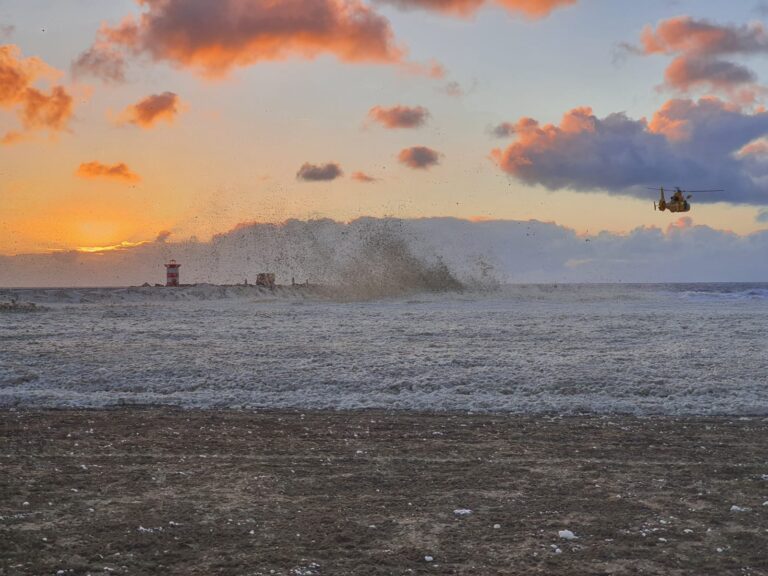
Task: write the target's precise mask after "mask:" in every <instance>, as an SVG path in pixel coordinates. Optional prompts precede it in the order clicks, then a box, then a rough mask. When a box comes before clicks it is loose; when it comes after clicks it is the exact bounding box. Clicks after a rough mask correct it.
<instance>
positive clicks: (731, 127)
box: [491, 98, 768, 205]
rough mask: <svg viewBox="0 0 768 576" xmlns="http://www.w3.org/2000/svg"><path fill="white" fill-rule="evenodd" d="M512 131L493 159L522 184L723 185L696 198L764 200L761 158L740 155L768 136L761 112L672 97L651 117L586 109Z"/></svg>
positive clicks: (629, 191) (767, 197) (629, 189)
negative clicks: (510, 139) (716, 192)
mask: <svg viewBox="0 0 768 576" xmlns="http://www.w3.org/2000/svg"><path fill="white" fill-rule="evenodd" d="M512 132H513V133H514V136H515V141H514V142H513V143H512V144H511V145H510V146H508V147H507V148H504V149H502V148H498V149H495V150H493V151H492V152H491V157H492V159H493V160H494V161H495V162H496V163H497V165H498V166H499V168H501V169H502V170H503V171H504V172H506V173H507V174H509V175H511V176H514V177H515V178H517V179H518V180H520V181H522V182H525V183H526V184H540V185H542V186H545V187H546V188H549V189H550V190H559V189H564V188H568V189H571V190H576V191H591V190H605V191H607V192H609V193H611V194H625V195H638V194H640V193H642V194H644V193H645V192H644V191H643V190H642V188H643V187H645V186H653V185H656V186H658V185H665V186H669V185H680V186H682V187H684V188H689V189H697V188H725V189H726V191H727V193H726V194H724V195H723V196H722V197H720V196H716V195H710V196H708V197H704V196H702V197H700V198H697V201H700V202H717V201H727V202H733V203H746V204H756V205H768V178H767V176H768V174H767V173H766V171H765V163H764V162H763V161H762V160H761V159H764V158H765V157H764V155H761V154H754V153H752V154H750V153H744V152H743V150H745V147H748V146H749V145H750V144H751V143H753V142H754V141H756V140H758V139H759V138H761V137H763V136H766V135H768V113H766V112H755V113H751V112H747V111H745V110H743V109H741V108H739V107H738V106H735V105H732V104H728V103H725V102H723V101H721V100H718V99H715V98H704V99H701V100H698V101H693V100H670V101H669V102H667V103H666V104H665V105H664V106H662V108H660V109H659V110H658V111H657V112H656V113H655V114H654V116H653V117H652V119H651V121H650V122H648V121H646V120H645V119H644V118H643V119H639V120H633V119H632V118H629V117H628V116H626V115H625V114H622V113H619V114H610V115H608V116H606V117H605V118H598V117H597V116H595V115H594V114H593V113H592V110H591V109H590V108H588V107H584V108H575V109H573V110H571V111H570V112H568V113H566V114H565V115H564V116H563V118H562V120H561V122H560V124H559V125H554V124H544V125H541V124H540V123H539V122H537V121H536V120H534V119H532V118H521V119H520V120H518V121H517V122H516V123H515V124H514V129H513V130H512ZM746 150H747V151H749V150H750V149H749V148H746Z"/></svg>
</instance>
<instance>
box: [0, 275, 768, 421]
mask: <svg viewBox="0 0 768 576" xmlns="http://www.w3.org/2000/svg"><path fill="white" fill-rule="evenodd" d="M694 289H695V287H694V288H691V287H685V286H683V287H677V286H670V285H667V286H623V285H539V286H505V287H502V288H501V289H500V290H498V291H495V292H488V291H486V292H473V291H468V290H465V291H463V292H446V293H430V292H418V293H416V294H408V295H406V296H398V297H389V298H380V299H359V298H358V299H354V298H353V299H347V298H346V297H336V296H337V295H334V294H331V295H329V294H328V293H325V292H322V291H318V292H316V291H313V290H306V289H303V288H285V289H281V290H277V291H275V292H271V291H269V290H266V289H257V288H254V287H250V286H249V287H244V286H240V287H238V286H235V287H220V286H212V285H204V286H197V287H190V288H184V289H180V290H167V289H164V288H126V289H62V290H27V291H18V290H15V291H8V290H5V291H0V301H4V300H8V299H9V296H10V295H11V294H13V296H14V297H16V298H18V299H19V300H20V301H23V300H27V301H34V302H37V303H40V304H44V306H45V308H46V309H45V310H40V311H38V312H35V313H27V314H15V313H11V314H2V315H0V405H2V406H6V407H7V406H51V407H59V406H93V407H97V406H111V405H119V404H126V403H127V404H137V403H138V404H145V403H153V404H155V403H156V404H171V405H178V406H186V407H247V408H302V409H312V408H318V409H319V408H327V409H361V408H384V409H395V410H434V411H444V410H449V411H502V412H516V413H559V414H575V413H583V412H588V413H599V414H611V413H630V414H638V415H649V414H663V415H709V414H733V415H767V414H768V386H766V374H768V354H766V349H768V301H766V300H764V299H743V298H736V299H729V298H722V299H719V300H712V299H708V300H706V301H700V300H698V299H695V298H694V299H691V298H689V297H688V296H687V292H690V291H691V290H694ZM754 289H755V287H754V286H751V287H747V288H745V287H743V286H742V287H740V286H738V285H726V286H724V287H722V288H721V292H723V293H738V292H739V291H742V292H744V291H749V290H754ZM758 289H766V287H765V286H763V287H762V288H759V287H758ZM713 290H714V288H713V287H711V286H709V285H706V286H705V285H702V286H701V287H699V291H708V292H710V293H712V291H713Z"/></svg>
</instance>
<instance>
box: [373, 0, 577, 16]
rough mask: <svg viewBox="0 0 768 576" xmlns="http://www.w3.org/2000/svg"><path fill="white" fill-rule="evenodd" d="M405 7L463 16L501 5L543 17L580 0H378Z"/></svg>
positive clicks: (526, 14) (527, 14) (511, 9)
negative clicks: (487, 7)
mask: <svg viewBox="0 0 768 576" xmlns="http://www.w3.org/2000/svg"><path fill="white" fill-rule="evenodd" d="M378 1H379V2H380V3H386V4H392V5H394V6H397V7H399V8H403V9H414V8H419V9H422V10H434V11H436V12H443V13H445V14H451V15H454V16H459V17H462V18H467V17H469V16H472V15H473V14H474V13H475V12H477V11H478V10H480V9H481V8H483V7H486V6H493V5H496V6H501V7H502V8H505V9H506V10H508V11H510V12H516V13H519V14H523V15H525V16H527V17H528V18H543V17H545V16H549V14H550V13H552V11H554V10H556V9H558V8H562V7H565V6H570V5H572V4H576V2H577V1H578V0H378Z"/></svg>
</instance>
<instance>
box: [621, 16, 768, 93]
mask: <svg viewBox="0 0 768 576" xmlns="http://www.w3.org/2000/svg"><path fill="white" fill-rule="evenodd" d="M628 48H629V49H630V50H632V51H634V52H636V53H640V54H668V55H675V56H676V58H675V59H674V60H673V61H672V63H671V64H670V65H669V67H668V68H667V70H666V72H665V75H664V81H665V84H664V85H665V86H666V87H667V88H671V89H673V90H676V91H678V92H683V93H685V92H691V91H693V90H699V89H703V90H709V91H714V92H719V93H723V94H727V95H728V96H729V97H730V98H731V99H732V100H734V101H737V102H741V103H754V102H755V101H756V99H757V98H759V97H761V96H763V95H765V93H766V91H765V89H764V88H763V87H761V86H758V85H757V77H756V75H755V73H754V72H753V71H752V70H750V69H749V68H747V67H746V66H742V65H740V64H737V63H735V62H731V61H729V60H726V59H724V58H723V57H725V56H734V55H739V54H740V55H750V54H765V53H768V32H766V29H765V27H764V26H763V25H762V24H760V23H752V24H747V25H744V26H728V25H719V24H713V23H711V22H708V21H706V20H694V19H693V18H691V17H690V16H678V17H676V18H669V19H667V20H663V21H661V22H659V24H658V25H657V26H656V29H654V28H652V27H651V26H646V27H645V28H644V29H643V32H642V33H641V36H640V46H639V47H637V48H635V47H631V46H630V47H628Z"/></svg>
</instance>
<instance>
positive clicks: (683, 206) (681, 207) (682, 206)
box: [659, 200, 691, 212]
mask: <svg viewBox="0 0 768 576" xmlns="http://www.w3.org/2000/svg"><path fill="white" fill-rule="evenodd" d="M659 210H661V211H662V212H663V211H664V210H669V211H670V212H689V211H690V210H691V205H690V203H689V202H688V201H687V200H683V201H682V202H679V201H678V202H675V201H673V200H670V201H669V202H667V201H666V200H662V201H661V202H659Z"/></svg>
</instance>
